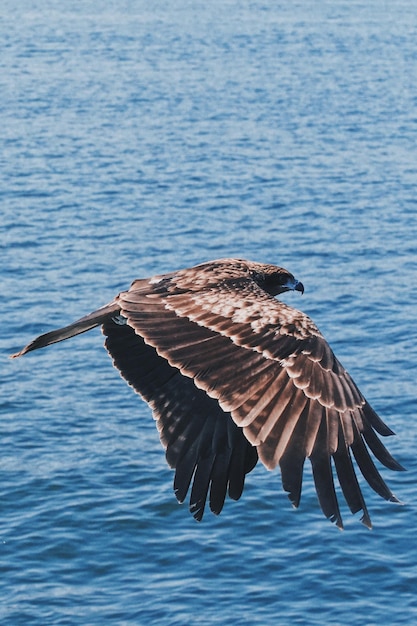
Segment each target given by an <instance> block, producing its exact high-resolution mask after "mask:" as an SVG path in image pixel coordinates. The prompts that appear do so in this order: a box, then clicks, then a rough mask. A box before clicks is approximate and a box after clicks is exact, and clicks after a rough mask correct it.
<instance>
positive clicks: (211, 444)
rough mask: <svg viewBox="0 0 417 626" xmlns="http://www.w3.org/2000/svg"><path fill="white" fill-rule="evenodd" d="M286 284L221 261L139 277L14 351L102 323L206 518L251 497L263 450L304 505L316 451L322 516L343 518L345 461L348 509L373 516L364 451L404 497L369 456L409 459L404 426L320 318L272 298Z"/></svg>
mask: <svg viewBox="0 0 417 626" xmlns="http://www.w3.org/2000/svg"><path fill="white" fill-rule="evenodd" d="M288 290H296V291H300V292H303V291H304V287H303V285H302V283H300V282H299V281H297V280H296V279H295V278H294V276H293V275H292V274H290V273H289V272H288V271H287V270H285V269H283V268H281V267H277V266H275V265H268V264H264V263H255V262H252V261H245V260H241V259H220V260H217V261H211V262H208V263H203V264H201V265H197V266H195V267H192V268H189V269H183V270H179V271H176V272H172V273H169V274H163V275H160V276H154V277H152V278H147V279H139V280H135V281H134V282H133V283H132V285H131V287H130V289H129V290H127V291H123V292H121V293H120V294H119V295H118V296H117V297H116V298H115V299H114V300H113V301H112V302H110V304H108V305H106V306H104V307H102V308H100V309H98V310H97V311H94V312H93V313H91V314H89V315H87V316H85V317H83V318H81V319H80V320H78V321H76V322H74V323H73V324H70V325H69V326H66V327H65V328H62V329H59V330H55V331H52V332H49V333H46V334H44V335H41V336H40V337H38V338H36V339H34V341H32V342H31V343H29V344H28V345H27V346H26V347H25V348H23V349H22V350H21V351H20V352H18V353H17V354H15V355H13V357H18V356H21V355H23V354H26V353H27V352H30V351H32V350H36V349H37V348H42V347H44V346H47V345H50V344H52V343H56V342H58V341H62V340H64V339H68V338H70V337H73V336H75V335H78V334H80V333H83V332H86V331H88V330H90V329H92V328H95V327H96V326H99V325H101V326H102V330H103V333H104V335H105V337H106V340H105V346H106V348H107V350H108V352H109V354H110V355H111V357H112V359H113V363H114V365H115V366H116V367H117V368H118V369H119V370H120V373H121V375H122V376H123V377H124V378H125V379H126V381H127V382H128V383H129V384H130V385H131V386H132V387H133V388H134V389H135V390H136V391H137V392H138V393H140V395H141V396H142V397H143V398H144V400H145V401H146V402H147V403H148V404H149V405H150V407H151V408H152V411H153V415H154V418H155V420H156V422H157V427H158V430H159V433H160V438H161V442H162V444H163V446H164V448H165V450H166V458H167V461H168V463H169V465H170V466H171V467H172V468H174V469H175V478H174V490H175V494H176V496H177V499H178V500H179V501H180V502H182V501H183V500H184V499H185V498H186V496H187V492H188V490H189V487H190V486H191V495H190V510H191V512H192V513H193V515H194V517H195V518H196V519H197V520H201V518H202V516H203V513H204V508H205V504H206V500H207V498H208V499H209V504H210V508H211V510H212V511H213V513H216V514H218V513H220V511H221V510H222V508H223V504H224V501H225V497H226V494H227V493H229V496H230V497H231V498H233V499H235V500H237V499H238V498H240V496H241V494H242V491H243V487H244V481H245V476H246V474H247V473H249V472H250V471H251V470H252V469H253V468H254V467H255V465H256V463H257V460H258V458H259V459H260V460H261V462H262V463H263V464H264V465H265V467H267V468H268V469H273V468H275V467H276V466H277V465H279V466H280V469H281V476H282V484H283V487H284V489H285V491H287V492H288V496H289V498H290V500H291V502H292V503H293V505H294V506H296V507H297V506H298V505H299V502H300V496H301V486H302V474H303V466H304V461H305V459H306V458H307V457H308V458H309V459H310V461H311V464H312V470H313V478H314V483H315V487H316V491H317V495H318V499H319V503H320V506H321V508H322V510H323V513H324V514H325V516H326V517H328V518H329V519H330V520H331V521H333V522H335V523H336V524H337V526H339V527H340V528H342V527H343V522H342V517H341V514H340V509H339V504H338V500H337V496H336V491H335V485H334V470H333V465H334V468H335V472H336V475H337V478H338V481H339V484H340V487H341V490H342V492H343V495H344V497H345V500H346V502H347V504H348V506H349V508H350V510H351V511H352V513H357V512H358V511H362V517H361V521H362V522H363V523H364V524H365V525H366V526H368V527H369V528H371V520H370V517H369V513H368V510H367V507H366V504H365V501H364V498H363V495H362V491H361V488H360V486H359V483H358V479H357V476H356V473H355V468H354V464H353V458H354V459H355V461H356V463H357V465H358V467H359V469H360V471H361V473H362V474H363V476H364V477H365V479H366V480H367V482H368V483H369V485H370V486H371V487H372V488H373V489H374V490H375V491H376V492H377V493H378V494H379V495H380V496H382V497H383V498H385V499H386V500H390V501H392V502H398V500H397V498H396V497H395V495H394V494H393V493H392V492H391V490H390V489H389V488H388V486H387V485H386V484H385V482H384V480H383V478H382V476H381V475H380V473H379V471H378V470H377V468H376V466H375V464H374V462H373V460H372V457H371V453H373V455H374V456H375V457H376V458H377V459H378V460H379V461H380V462H381V463H383V464H384V465H385V466H386V467H388V468H390V469H392V470H401V469H403V468H402V467H401V465H400V464H399V463H398V462H397V461H396V460H395V459H394V458H393V457H392V456H391V455H390V453H389V452H388V450H387V449H386V448H385V447H384V445H383V444H382V442H381V440H380V439H379V437H378V434H379V435H384V436H385V435H391V434H393V432H392V431H391V430H390V429H389V428H388V427H387V426H386V425H385V424H384V423H383V422H382V420H381V419H380V418H379V417H378V415H377V414H376V413H375V411H374V410H373V409H372V408H371V406H370V405H369V404H368V402H367V401H366V400H365V398H364V397H363V395H362V394H361V392H360V391H359V389H358V388H357V386H356V385H355V383H354V382H353V380H352V379H351V377H350V376H349V374H348V373H347V371H346V370H345V369H344V368H343V367H342V365H341V364H340V362H339V361H338V360H337V359H336V357H335V355H334V354H333V352H332V350H331V348H330V347H329V345H328V343H327V342H326V340H325V339H324V338H323V336H322V335H321V333H320V331H319V330H318V328H317V326H316V325H315V324H314V323H313V322H312V320H311V319H310V318H309V317H308V316H307V315H305V314H304V313H302V312H300V311H297V310H295V309H293V308H291V307H289V306H287V305H286V304H284V303H283V302H281V301H279V300H277V299H276V298H275V297H274V296H276V295H279V294H280V293H283V292H284V291H288ZM332 459H333V462H332Z"/></svg>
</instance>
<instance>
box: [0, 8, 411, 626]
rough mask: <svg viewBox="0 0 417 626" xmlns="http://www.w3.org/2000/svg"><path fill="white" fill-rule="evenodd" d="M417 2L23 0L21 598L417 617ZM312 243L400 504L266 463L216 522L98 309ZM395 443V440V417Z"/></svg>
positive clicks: (17, 117) (140, 619)
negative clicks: (333, 502)
mask: <svg viewBox="0 0 417 626" xmlns="http://www.w3.org/2000/svg"><path fill="white" fill-rule="evenodd" d="M416 41H417V3H413V2H408V1H407V2H406V1H401V0H398V1H396V2H391V3H388V2H380V0H367V1H365V0H353V1H351V2H347V1H346V0H335V1H330V0H324V1H321V2H313V1H312V0H296V1H295V2H292V3H289V2H282V1H280V0H278V1H277V2H266V1H265V0H253V1H251V2H238V1H237V0H222V1H221V2H220V1H218V0H212V1H211V2H202V1H201V0H194V1H193V2H191V1H190V0H173V1H171V2H161V1H160V0H156V1H153V2H144V1H143V0H137V1H134V0H121V1H120V2H117V3H115V2H110V0H94V2H92V1H91V2H90V1H88V0H86V1H85V2H75V0H67V1H66V2H65V3H63V2H58V1H57V0H21V1H20V2H15V1H13V2H12V1H11V0H3V2H2V6H1V9H0V42H1V43H0V46H1V48H0V50H1V54H0V94H1V96H0V122H1V133H0V146H1V149H0V194H1V205H0V207H1V208H0V210H1V220H0V246H1V265H0V288H1V294H0V295H1V302H2V311H3V312H2V316H1V317H2V324H1V333H0V348H1V352H0V354H1V357H0V367H1V388H2V394H1V397H0V411H1V413H0V503H1V504H0V511H1V514H0V598H1V602H0V623H1V624H4V625H7V626H8V625H13V626H28V625H30V626H49V625H58V624H59V625H60V626H64V625H65V626H66V625H71V626H72V625H74V626H75V625H77V626H79V625H88V626H103V624H104V625H107V624H109V625H110V624H111V625H113V624H114V625H118V626H119V625H120V626H133V625H142V624H144V625H148V624H158V625H159V626H176V625H178V626H184V625H187V626H188V625H190V626H194V625H197V624H199V625H200V624H202V625H204V626H205V625H207V626H211V625H214V624H219V625H238V626H245V625H247V626H252V625H254V624H258V625H261V626H275V625H283V626H286V625H288V624H300V625H306V626H323V625H324V624H325V625H328V624H333V625H338V626H345V625H346V626H348V625H349V626H363V625H364V624H365V625H367V626H372V625H374V624H375V625H378V626H381V625H385V624H386V625H390V626H392V625H407V626H409V625H411V624H414V623H417V597H416V596H417V507H416V474H417V460H416V448H417V420H416V400H415V398H416V380H417V366H416V363H417V333H416V313H417V311H416V303H417V280H416V279H417V243H416V239H417V201H416V198H417V141H416V137H417V47H416ZM232 256H239V257H244V258H248V259H252V260H258V261H266V262H273V263H277V264H279V265H283V266H284V267H286V268H288V269H289V270H290V271H291V272H293V273H294V275H295V276H296V277H297V278H298V279H299V280H302V282H303V283H304V285H305V289H306V292H305V294H304V296H303V298H300V295H299V294H296V293H290V294H286V295H285V298H284V299H285V301H286V302H287V303H288V304H290V305H292V306H296V307H300V308H301V309H302V310H303V311H305V312H306V313H308V314H309V315H311V316H312V317H313V319H314V321H315V322H316V324H317V325H318V326H319V328H320V329H321V331H322V332H323V334H324V335H325V336H326V338H327V339H328V341H329V342H330V344H331V346H332V347H333V349H334V351H335V352H336V354H337V355H338V357H339V358H340V360H341V361H342V363H343V364H344V365H345V367H347V369H348V370H349V371H350V373H351V375H352V376H353V378H354V379H355V381H356V382H357V384H358V385H359V387H360V388H361V390H362V391H363V393H364V394H365V395H366V397H367V398H368V400H369V401H370V402H371V404H372V406H373V407H374V408H375V410H376V411H377V412H378V413H379V414H380V415H381V417H382V418H383V419H384V421H385V422H386V423H387V424H388V425H389V426H390V427H391V428H393V430H395V431H396V433H397V436H396V437H390V438H389V439H388V440H387V441H386V445H387V446H388V448H389V450H390V451H391V452H392V454H393V455H394V456H395V457H396V458H397V459H398V460H399V461H400V463H401V464H402V465H404V466H405V467H406V468H407V472H402V473H394V472H391V471H389V470H387V469H382V470H381V471H382V474H383V476H384V478H385V479H386V481H387V482H388V484H389V486H390V487H391V488H392V490H393V491H394V492H395V493H396V495H397V496H398V497H399V498H400V499H401V501H402V502H403V503H404V505H403V506H399V505H395V504H392V503H387V502H385V501H384V500H382V499H381V498H380V497H379V496H377V495H376V494H375V493H374V492H373V491H372V490H371V489H370V488H369V486H368V485H367V484H366V483H365V484H364V481H362V482H361V484H362V485H363V491H364V494H365V498H366V501H367V503H368V506H369V509H370V513H371V517H372V520H373V524H374V528H373V530H372V531H368V530H367V529H366V528H365V527H364V526H363V525H362V524H360V522H359V519H358V516H351V515H350V512H349V511H348V509H347V507H346V506H345V505H344V506H343V508H342V514H343V516H344V522H345V531H344V532H339V531H338V530H337V529H336V528H335V526H334V525H332V524H331V523H330V522H328V521H327V520H326V519H325V518H324V517H323V515H322V513H321V511H320V509H319V506H318V503H317V498H316V495H315V491H314V487H313V481H312V477H311V471H310V467H309V463H306V469H305V485H304V487H303V495H302V500H301V505H300V508H299V509H297V510H294V509H292V507H291V505H290V503H289V501H288V498H287V496H286V494H285V493H284V492H283V490H282V487H281V484H280V476H279V471H274V472H267V471H266V470H265V469H264V468H263V467H262V466H261V465H260V464H259V466H257V467H256V468H255V470H254V471H253V472H252V473H251V474H250V475H249V476H248V477H247V482H246V488H245V491H244V494H243V496H242V498H241V500H239V501H238V502H233V501H231V500H228V501H227V502H226V505H225V507H224V510H223V512H222V514H221V515H220V516H218V517H215V516H213V515H212V514H211V513H210V512H209V511H206V514H205V516H204V519H203V521H202V522H201V523H200V524H198V523H196V522H195V521H194V519H193V518H192V516H191V515H190V514H189V512H188V509H187V505H186V504H184V505H182V506H180V505H178V503H177V502H176V499H175V497H174V494H173V491H172V480H173V473H172V471H171V470H170V469H169V468H168V466H167V464H166V462H165V458H164V452H163V449H162V447H161V445H160V442H159V437H158V433H157V431H156V428H155V424H154V421H153V419H152V415H151V411H150V409H149V408H148V407H147V406H146V404H145V403H143V402H142V401H141V400H140V398H139V397H138V396H135V394H134V393H133V392H132V390H131V389H129V388H128V386H127V385H126V384H125V383H124V382H123V381H122V380H121V379H120V377H119V375H118V373H117V371H116V370H115V369H114V368H113V367H112V364H111V361H110V359H109V358H108V357H107V355H106V353H105V351H104V350H103V348H102V345H101V344H102V342H103V338H102V336H101V335H100V332H99V331H98V330H96V331H92V332H91V333H87V334H85V335H82V336H80V337H77V338H75V339H73V340H71V341H69V342H65V343H62V344H58V345H55V346H52V347H50V348H48V349H47V350H44V351H40V352H38V353H33V354H30V355H28V356H27V357H25V358H23V359H18V360H14V361H10V360H9V359H8V355H9V354H10V353H12V352H15V351H17V350H18V349H20V348H21V347H22V346H23V345H24V344H26V343H27V342H28V341H29V340H31V339H32V338H33V337H35V336H36V335H38V334H39V333H42V332H47V331H49V330H51V329H53V328H56V327H59V326H62V325H65V324H68V323H69V322H71V321H73V320H74V319H76V318H78V317H80V316H82V315H84V314H86V313H88V312H90V311H92V310H94V309H95V308H98V307H99V306H101V305H103V304H105V303H107V302H109V301H110V300H111V299H112V298H113V297H114V295H115V294H117V293H118V292H119V291H120V290H122V289H125V288H127V287H128V286H129V284H130V282H131V281H132V280H133V279H135V278H139V277H145V276H150V275H153V274H156V273H162V272H165V271H171V270H174V269H178V268H180V267H187V266H190V265H193V264H195V263H199V262H202V261H205V260H209V259H215V258H219V257H232ZM384 443H385V442H384Z"/></svg>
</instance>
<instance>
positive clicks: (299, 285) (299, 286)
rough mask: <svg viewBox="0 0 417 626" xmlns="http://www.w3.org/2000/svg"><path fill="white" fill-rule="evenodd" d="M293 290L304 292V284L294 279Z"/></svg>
mask: <svg viewBox="0 0 417 626" xmlns="http://www.w3.org/2000/svg"><path fill="white" fill-rule="evenodd" d="M293 289H294V291H300V292H301V295H303V293H304V285H303V283H302V282H300V281H299V280H296V281H295V287H293Z"/></svg>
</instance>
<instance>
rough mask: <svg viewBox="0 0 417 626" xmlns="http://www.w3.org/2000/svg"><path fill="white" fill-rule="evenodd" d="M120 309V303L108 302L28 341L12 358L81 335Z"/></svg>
mask: <svg viewBox="0 0 417 626" xmlns="http://www.w3.org/2000/svg"><path fill="white" fill-rule="evenodd" d="M119 311H120V305H119V304H118V303H117V302H115V301H113V302H110V304H106V305H105V306H103V307H101V308H100V309H98V310H97V311H93V313H90V314H89V315H85V316H84V317H81V318H80V319H79V320H77V321H76V322H73V323H72V324H70V325H69V326H64V328H59V329H58V330H52V331H51V332H49V333H45V334H44V335H40V336H39V337H36V339H34V340H33V341H31V342H30V343H28V345H27V346H25V347H24V348H22V350H20V352H16V354H12V355H11V358H12V359H15V358H16V357H19V356H23V355H24V354H26V353H27V352H31V351H32V350H37V349H38V348H44V347H45V346H49V345H51V344H52V343H57V342H58V341H64V340H65V339H69V338H70V337H75V336H76V335H81V333H85V332H87V331H88V330H91V329H92V328H95V327H96V326H100V325H101V324H103V323H104V322H105V321H106V320H107V319H108V318H109V317H113V316H114V315H117V314H118V313H119Z"/></svg>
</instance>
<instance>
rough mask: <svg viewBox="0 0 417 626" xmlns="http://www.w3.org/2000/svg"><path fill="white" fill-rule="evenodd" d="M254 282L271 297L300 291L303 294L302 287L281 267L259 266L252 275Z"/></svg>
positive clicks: (301, 284)
mask: <svg viewBox="0 0 417 626" xmlns="http://www.w3.org/2000/svg"><path fill="white" fill-rule="evenodd" d="M252 276H253V279H254V280H255V282H257V283H258V285H259V286H260V287H262V289H264V290H265V291H267V292H268V293H269V294H271V296H277V295H279V294H280V293H284V291H300V292H301V293H304V285H303V283H301V282H300V281H299V280H297V279H296V278H294V276H293V275H292V274H291V273H290V272H289V271H288V270H286V269H284V268H283V267H277V266H276V265H260V267H259V269H258V268H256V271H255V272H254V273H253V274H252Z"/></svg>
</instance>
